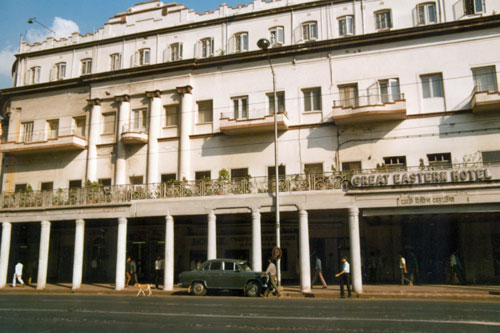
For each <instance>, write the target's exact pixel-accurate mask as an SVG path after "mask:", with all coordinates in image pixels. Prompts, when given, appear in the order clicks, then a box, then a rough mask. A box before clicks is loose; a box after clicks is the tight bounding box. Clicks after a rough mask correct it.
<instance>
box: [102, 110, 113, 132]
mask: <svg viewBox="0 0 500 333" xmlns="http://www.w3.org/2000/svg"><path fill="white" fill-rule="evenodd" d="M115 118H116V114H115V113H105V114H103V115H102V134H114V133H115Z"/></svg>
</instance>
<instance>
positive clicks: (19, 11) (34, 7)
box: [0, 0, 252, 89]
mask: <svg viewBox="0 0 500 333" xmlns="http://www.w3.org/2000/svg"><path fill="white" fill-rule="evenodd" d="M139 2H143V0H0V31H1V32H0V89H4V88H9V87H11V86H12V76H11V70H12V64H13V63H14V60H15V57H14V54H16V53H17V52H18V50H19V41H20V38H21V35H23V39H24V40H26V41H28V42H30V43H33V42H36V41H42V40H44V39H45V38H46V37H47V36H48V35H49V34H50V31H49V30H47V29H45V28H43V27H42V26H40V25H38V24H37V23H33V24H29V23H28V19H29V18H32V17H35V18H36V20H37V21H38V22H40V23H42V24H43V25H45V26H47V27H49V28H50V29H52V30H53V31H55V32H56V38H60V37H65V36H68V35H71V33H73V32H75V31H78V32H80V33H81V34H82V35H85V34H86V33H88V32H93V31H95V30H97V29H99V28H101V27H103V26H104V23H105V22H107V21H108V19H109V18H110V17H112V16H114V15H115V14H117V13H121V12H125V11H127V9H128V8H130V7H133V6H134V4H135V3H139ZM172 2H177V3H183V4H184V5H186V7H188V8H191V9H193V10H195V11H197V12H204V11H206V10H213V9H215V8H218V7H219V6H220V5H221V4H222V3H226V4H227V5H229V6H233V7H235V6H237V5H238V4H248V3H251V2H252V0H225V1H223V0H178V1H172V0H163V3H172Z"/></svg>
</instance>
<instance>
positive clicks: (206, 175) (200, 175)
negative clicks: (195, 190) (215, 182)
mask: <svg viewBox="0 0 500 333" xmlns="http://www.w3.org/2000/svg"><path fill="white" fill-rule="evenodd" d="M210 177H211V174H210V171H196V172H195V173H194V179H196V180H205V179H210Z"/></svg>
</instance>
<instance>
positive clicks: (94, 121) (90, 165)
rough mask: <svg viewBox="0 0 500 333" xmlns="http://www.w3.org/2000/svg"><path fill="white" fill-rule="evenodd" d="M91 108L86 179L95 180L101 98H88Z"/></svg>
mask: <svg viewBox="0 0 500 333" xmlns="http://www.w3.org/2000/svg"><path fill="white" fill-rule="evenodd" d="M88 103H89V105H90V106H92V110H91V112H90V128H89V139H88V153H87V180H89V181H91V182H95V181H96V180H97V144H98V143H99V131H100V123H101V100H100V99H98V98H96V99H92V100H88Z"/></svg>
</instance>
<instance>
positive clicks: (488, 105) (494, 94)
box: [471, 84, 500, 112]
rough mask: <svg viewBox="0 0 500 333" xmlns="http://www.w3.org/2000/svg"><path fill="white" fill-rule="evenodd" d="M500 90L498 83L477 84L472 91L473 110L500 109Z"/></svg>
mask: <svg viewBox="0 0 500 333" xmlns="http://www.w3.org/2000/svg"><path fill="white" fill-rule="evenodd" d="M499 105H500V92H499V91H498V87H497V85H496V84H491V85H482V86H479V87H478V86H475V87H474V90H473V91H472V99H471V108H472V111H473V112H484V111H494V110H498V106H499Z"/></svg>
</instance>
